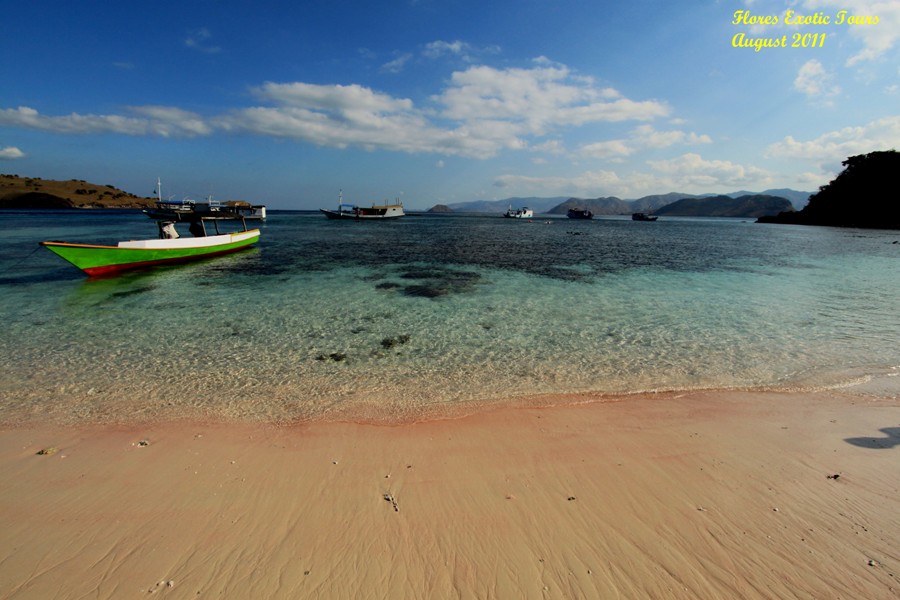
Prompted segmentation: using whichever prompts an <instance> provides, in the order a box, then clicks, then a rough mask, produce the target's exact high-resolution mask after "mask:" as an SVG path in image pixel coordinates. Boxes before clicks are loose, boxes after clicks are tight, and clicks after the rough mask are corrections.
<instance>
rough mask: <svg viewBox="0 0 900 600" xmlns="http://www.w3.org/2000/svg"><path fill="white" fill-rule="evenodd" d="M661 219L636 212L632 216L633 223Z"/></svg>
mask: <svg viewBox="0 0 900 600" xmlns="http://www.w3.org/2000/svg"><path fill="white" fill-rule="evenodd" d="M658 218H659V217H656V216H652V215H648V214H647V213H642V212H636V213H633V214H632V215H631V220H632V221H655V220H657V219H658Z"/></svg>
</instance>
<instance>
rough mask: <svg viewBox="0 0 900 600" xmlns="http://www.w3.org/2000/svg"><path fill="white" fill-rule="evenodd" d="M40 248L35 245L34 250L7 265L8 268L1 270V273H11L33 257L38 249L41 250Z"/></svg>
mask: <svg viewBox="0 0 900 600" xmlns="http://www.w3.org/2000/svg"><path fill="white" fill-rule="evenodd" d="M40 249H41V247H40V246H37V247H35V249H34V250H32V251H31V252H29V253H28V254H27V255H25V256H23V257H22V258H20V259H19V260H17V261H16V262H14V263H12V264H11V265H9V266H8V267H6V268H5V269H3V270H2V271H0V274H3V275H6V274H7V273H9V272H10V271H12V270H13V269H17V268H19V267H21V266H22V265H23V264H24V263H25V261H26V260H28V259H29V258H31V257H32V256H34V253H35V252H37V251H38V250H40Z"/></svg>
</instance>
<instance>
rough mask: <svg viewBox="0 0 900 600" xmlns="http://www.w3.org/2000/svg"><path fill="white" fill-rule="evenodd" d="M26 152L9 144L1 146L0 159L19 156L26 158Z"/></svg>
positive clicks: (12, 158)
mask: <svg viewBox="0 0 900 600" xmlns="http://www.w3.org/2000/svg"><path fill="white" fill-rule="evenodd" d="M24 157H25V153H24V152H22V151H21V150H19V149H18V148H16V147H15V146H7V147H6V148H0V160H15V159H17V158H24Z"/></svg>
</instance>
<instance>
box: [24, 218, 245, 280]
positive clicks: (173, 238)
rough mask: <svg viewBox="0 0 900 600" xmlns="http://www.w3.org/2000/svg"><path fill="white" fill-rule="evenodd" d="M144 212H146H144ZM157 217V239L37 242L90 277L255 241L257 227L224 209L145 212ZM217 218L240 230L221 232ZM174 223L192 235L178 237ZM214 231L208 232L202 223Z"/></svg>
mask: <svg viewBox="0 0 900 600" xmlns="http://www.w3.org/2000/svg"><path fill="white" fill-rule="evenodd" d="M145 212H146V211H145ZM148 216H150V217H151V218H153V219H156V220H157V225H158V227H159V237H158V238H157V239H147V240H130V241H124V242H119V243H118V244H117V245H115V246H105V245H97V244H78V243H73V242H60V241H50V242H41V243H40V245H41V246H43V247H44V248H46V249H47V250H50V251H51V252H53V253H54V254H56V255H57V256H59V257H60V258H63V259H64V260H67V261H69V262H70V263H71V264H73V265H75V266H76V267H78V268H79V269H81V270H82V271H84V272H85V273H86V274H88V275H91V276H97V275H110V274H114V273H118V272H120V271H126V270H130V269H142V268H147V267H152V266H156V265H163V264H174V263H183V262H189V261H193V260H199V259H202V258H208V257H211V256H217V255H220V254H227V253H230V252H236V251H238V250H242V249H244V248H246V247H248V246H251V245H252V244H255V243H256V242H257V241H258V240H259V229H247V224H246V220H245V217H242V216H240V215H238V214H236V213H228V212H227V211H211V212H206V213H204V211H179V212H178V213H177V214H176V215H175V218H171V219H170V218H168V217H169V216H171V215H164V214H163V213H158V214H148ZM221 221H240V222H241V224H242V226H243V229H242V230H241V231H236V232H231V233H222V232H220V231H219V222H221ZM176 222H188V223H189V231H190V233H191V235H192V236H193V237H184V238H183V237H181V235H180V234H179V233H178V231H177V230H176V229H175V223H176ZM207 223H210V224H211V225H212V226H213V230H214V231H215V233H214V234H213V235H208V233H207V229H206V224H207Z"/></svg>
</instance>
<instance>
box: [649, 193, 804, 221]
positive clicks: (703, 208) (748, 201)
mask: <svg viewBox="0 0 900 600" xmlns="http://www.w3.org/2000/svg"><path fill="white" fill-rule="evenodd" d="M792 210H794V207H793V205H792V204H791V201H790V200H788V199H787V198H779V197H777V196H768V195H764V194H755V195H748V196H740V197H738V198H732V197H731V196H709V197H706V198H682V199H681V200H677V201H675V202H673V203H671V204H667V205H666V206H663V207H662V208H659V209H658V210H656V211H654V213H653V214H655V215H660V216H662V215H669V216H679V217H753V218H758V217H762V216H764V215H776V214H778V213H779V212H786V211H792Z"/></svg>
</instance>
